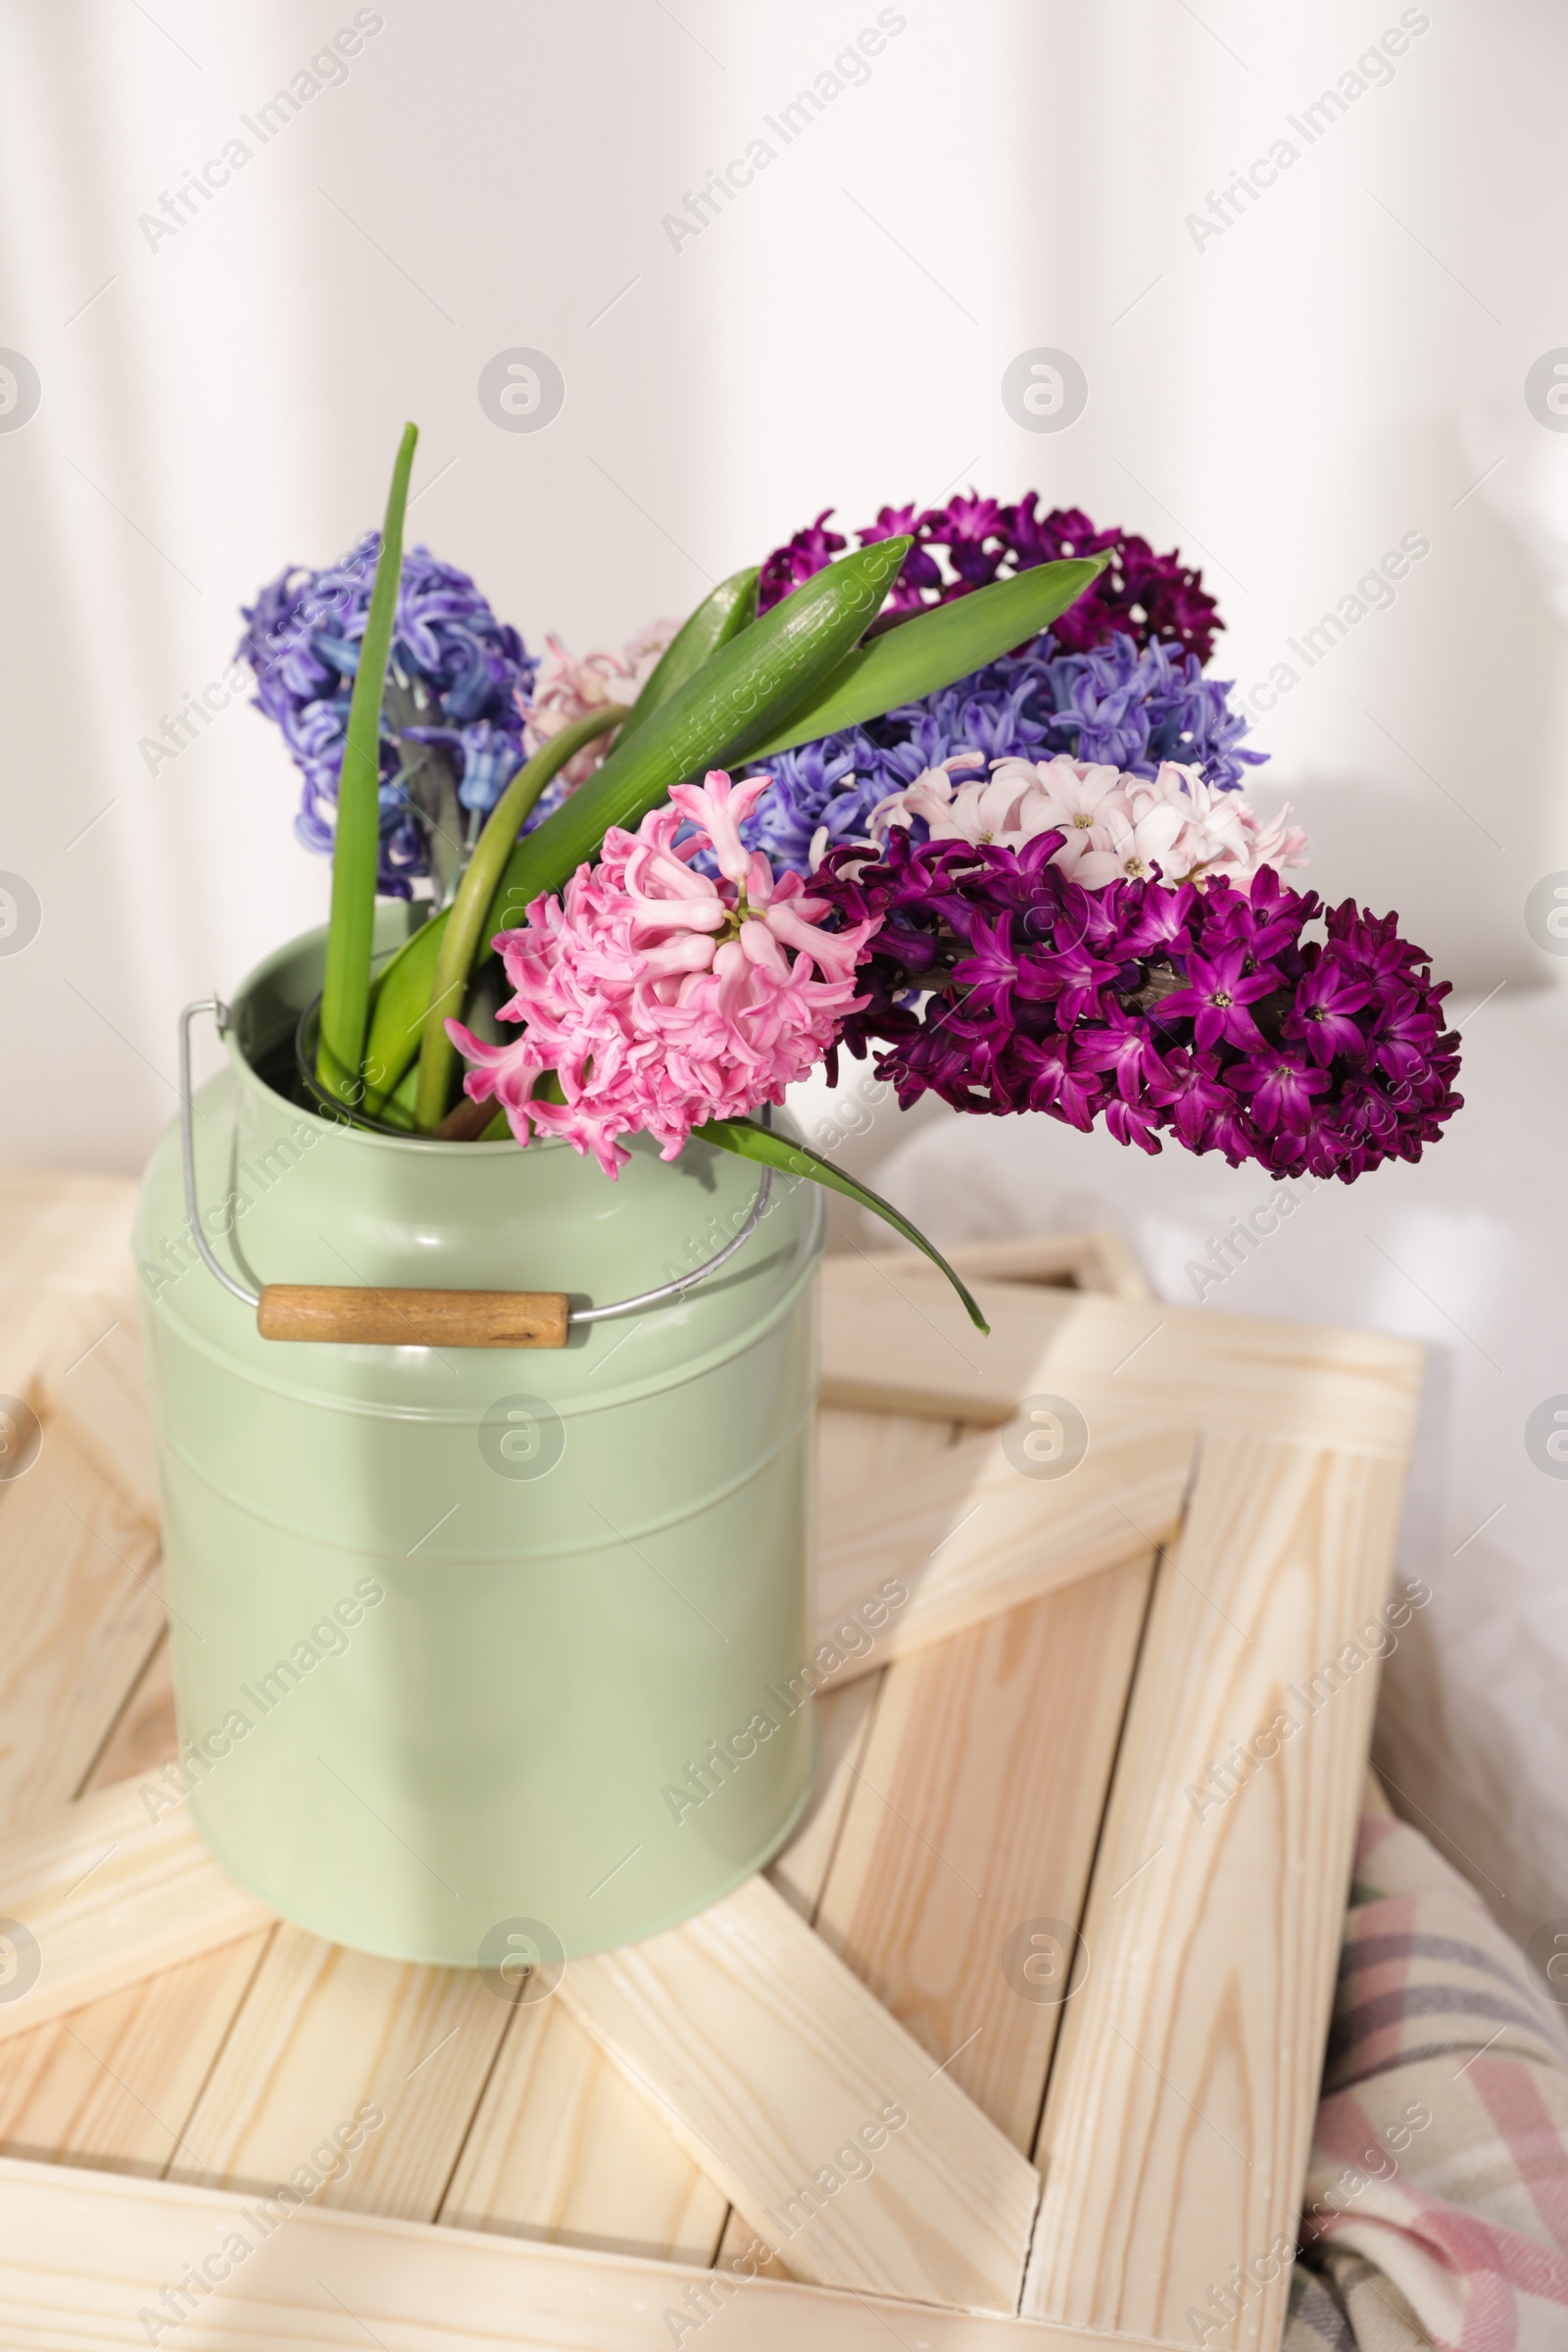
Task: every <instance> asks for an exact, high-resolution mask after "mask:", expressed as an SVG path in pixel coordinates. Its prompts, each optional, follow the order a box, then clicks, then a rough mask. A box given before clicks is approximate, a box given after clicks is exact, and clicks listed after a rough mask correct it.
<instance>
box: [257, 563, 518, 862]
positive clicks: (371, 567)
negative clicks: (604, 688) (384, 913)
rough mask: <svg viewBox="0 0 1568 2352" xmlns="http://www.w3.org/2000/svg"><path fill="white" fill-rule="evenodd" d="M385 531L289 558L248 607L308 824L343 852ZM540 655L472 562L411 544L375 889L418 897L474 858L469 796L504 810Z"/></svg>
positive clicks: (316, 844) (393, 671)
mask: <svg viewBox="0 0 1568 2352" xmlns="http://www.w3.org/2000/svg"><path fill="white" fill-rule="evenodd" d="M380 545H381V541H380V534H379V533H378V532H376V531H371V532H368V534H367V535H366V537H365V538H364V539H363V540H362V541H361V542H360V544H359V546H358V547H356V548H355V549H354V550H353V551H352V553H351V554H350V555H349V556H348V557H346V558H345V559H344V561H343V562H342V563H341V564H336V565H334V566H331V567H329V568H328V569H326V570H324V571H314V572H313V571H311V570H309V569H307V568H306V567H304V566H303V565H298V564H290V565H287V566H286V567H285V568H284V569H283V570H282V571H281V572H279V574H278V576H277V578H276V579H275V580H271V581H270V582H269V583H268V584H267V586H266V587H265V588H263V589H262V590H261V592H260V593H259V595H258V597H257V599H256V602H255V604H254V605H250V606H247V607H245V608H244V618H245V620H246V623H247V627H246V631H245V634H244V636H243V637H242V638H241V639H240V642H239V646H238V648H237V653H238V658H239V659H240V660H241V661H244V662H249V663H250V666H251V668H252V670H253V672H254V673H255V678H256V698H255V699H256V705H257V708H258V709H259V710H261V711H265V712H266V714H267V716H268V717H269V718H271V719H274V720H275V721H276V722H277V724H278V726H279V727H280V728H281V730H282V734H283V740H284V742H285V744H286V745H287V747H288V751H289V755H290V757H291V758H292V760H294V763H295V765H296V766H297V767H298V768H299V770H300V773H301V776H302V778H303V789H302V796H301V806H300V813H299V816H298V818H297V819H296V827H295V829H296V831H297V832H298V834H299V836H300V839H301V840H302V841H303V842H304V843H305V844H306V846H307V848H309V849H313V850H319V851H330V849H331V846H332V840H333V827H334V824H335V820H336V812H337V787H338V776H339V771H340V769H341V767H342V762H343V744H344V739H345V736H346V734H347V731H348V715H349V705H350V701H351V699H352V696H353V692H354V678H355V673H356V671H357V670H358V668H359V662H360V645H361V641H362V640H363V638H364V635H365V624H366V619H367V617H368V613H369V605H370V591H371V588H372V586H373V584H374V579H375V564H376V558H377V556H378V555H379V553H380ZM537 667H538V663H537V662H536V661H535V660H534V658H533V657H532V656H531V655H530V654H529V653H528V652H527V650H526V648H525V647H524V645H523V642H522V639H521V638H520V637H519V636H518V635H517V632H516V630H515V629H514V628H511V627H509V626H507V625H506V624H505V623H504V622H502V621H499V620H497V618H496V616H495V614H494V613H492V612H491V610H490V607H489V605H488V604H487V603H486V602H485V600H484V598H483V597H482V596H481V595H480V594H479V591H478V589H477V588H476V587H475V586H474V584H473V582H472V580H471V579H469V577H468V575H467V574H466V572H462V571H459V570H457V569H456V568H455V567H454V566H453V565H451V564H442V563H440V562H438V561H437V559H436V558H435V557H434V556H432V555H431V554H430V552H429V550H428V549H427V548H423V547H417V548H413V549H410V550H408V551H407V552H406V553H405V555H404V559H403V573H402V577H401V580H400V581H399V585H398V602H397V614H396V620H395V623H394V627H393V635H392V653H391V661H390V663H389V672H388V680H387V690H386V694H385V696H384V698H383V702H382V711H381V744H380V781H381V789H380V859H379V868H378V872H377V875H376V887H377V889H378V890H379V891H380V892H382V894H383V895H385V896H389V897H394V898H409V897H410V896H412V893H413V885H414V883H415V881H416V880H417V878H419V877H420V876H421V875H424V874H426V873H428V872H429V871H430V870H431V867H432V863H433V864H435V865H436V866H438V867H443V868H445V869H447V871H448V872H449V873H450V871H451V869H453V868H454V867H455V865H456V863H457V861H458V860H459V859H460V858H461V855H462V850H463V841H462V834H463V831H464V823H463V819H462V817H461V815H460V813H459V804H460V803H461V805H462V807H463V808H464V809H468V810H469V811H473V812H478V813H483V812H485V811H487V810H489V809H492V808H494V806H495V804H496V801H497V800H498V799H499V797H500V795H501V792H502V791H503V789H504V788H505V786H506V784H507V782H508V780H509V779H510V778H511V776H512V775H513V773H514V772H515V769H516V767H517V765H518V763H519V761H520V760H521V758H522V715H521V712H520V711H519V709H518V697H519V695H521V696H523V697H524V698H525V697H526V696H527V695H528V693H529V692H530V691H531V689H532V685H533V678H534V672H535V670H536V669H537Z"/></svg>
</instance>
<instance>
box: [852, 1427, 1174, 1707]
mask: <svg viewBox="0 0 1568 2352" xmlns="http://www.w3.org/2000/svg"><path fill="white" fill-rule="evenodd" d="M855 1418H856V1420H862V1419H864V1418H867V1416H864V1415H859V1414H858V1415H856V1416H855ZM892 1425H893V1426H903V1427H905V1428H915V1427H918V1426H919V1425H918V1423H915V1422H904V1423H902V1424H899V1423H894V1424H892ZM927 1427H929V1428H931V1429H932V1430H933V1431H937V1430H940V1429H943V1428H945V1425H944V1424H938V1423H928V1424H927ZM1009 1442H1010V1443H1012V1444H1015V1443H1016V1439H1015V1437H1014V1438H1013V1439H1012V1440H1011V1441H1006V1440H1005V1438H1004V1436H1003V1435H1001V1434H998V1433H995V1432H992V1431H982V1432H978V1433H976V1434H974V1435H971V1436H968V1437H965V1438H962V1439H960V1440H959V1442H958V1444H957V1445H956V1446H950V1445H946V1444H943V1443H940V1442H936V1443H933V1444H932V1446H931V1447H930V1449H929V1451H928V1453H927V1454H926V1456H925V1458H924V1459H922V1460H921V1461H920V1462H919V1463H918V1466H911V1467H910V1468H908V1469H907V1470H906V1472H905V1474H904V1475H903V1476H902V1477H901V1478H899V1479H897V1480H890V1481H888V1482H886V1483H884V1482H882V1481H880V1480H875V1481H873V1480H872V1479H870V1478H866V1477H863V1476H862V1478H861V1479H859V1480H858V1481H857V1482H854V1483H853V1484H852V1482H850V1481H848V1480H846V1481H844V1482H843V1484H842V1485H841V1486H840V1487H839V1488H838V1490H837V1491H836V1492H835V1493H833V1494H832V1495H831V1497H830V1498H829V1499H828V1500H827V1501H825V1502H824V1505H823V1507H822V1509H821V1511H820V1513H819V1518H818V1527H817V1608H818V1615H817V1641H818V1644H819V1654H820V1649H821V1647H824V1646H825V1648H826V1649H827V1650H828V1651H829V1652H831V1653H834V1654H838V1655H841V1656H842V1658H843V1663H842V1664H841V1665H839V1666H836V1667H834V1669H833V1680H834V1683H835V1684H838V1683H844V1682H848V1681H850V1680H851V1679H852V1678H853V1677H854V1676H856V1675H858V1674H865V1673H869V1672H870V1671H872V1670H873V1669H874V1668H876V1667H878V1666H881V1665H882V1664H884V1663H885V1662H886V1661H888V1660H889V1659H893V1658H899V1657H907V1656H908V1655H909V1654H910V1653H911V1652H912V1651H914V1650H918V1649H925V1648H928V1647H929V1646H930V1645H931V1644H932V1643H933V1642H948V1641H950V1640H951V1639H952V1638H953V1636H954V1635H956V1634H960V1633H964V1632H966V1631H967V1630H968V1629H969V1628H970V1627H971V1626H978V1625H983V1624H984V1623H985V1622H986V1620H987V1619H988V1618H991V1617H995V1616H998V1615H1000V1614H1002V1613H1004V1612H1005V1611H1007V1610H1009V1609H1013V1608H1016V1607H1018V1606H1019V1605H1020V1604H1021V1603H1022V1602H1024V1601H1027V1600H1030V1599H1033V1598H1036V1597H1037V1596H1038V1595H1040V1594H1041V1593H1050V1592H1053V1591H1054V1590H1055V1589H1056V1588H1057V1587H1058V1586H1060V1585H1066V1584H1071V1583H1072V1582H1074V1581H1075V1579H1077V1578H1079V1577H1083V1576H1093V1575H1095V1574H1096V1573H1097V1572H1098V1571H1099V1570H1101V1569H1102V1568H1108V1567H1112V1566H1115V1565H1116V1564H1118V1563H1120V1562H1123V1561H1126V1560H1129V1559H1137V1558H1141V1557H1143V1556H1144V1555H1145V1554H1146V1553H1147V1552H1148V1551H1149V1550H1150V1548H1151V1547H1152V1546H1153V1545H1157V1544H1163V1543H1164V1542H1166V1540H1167V1539H1168V1538H1169V1537H1170V1536H1171V1535H1172V1534H1173V1533H1174V1532H1175V1529H1176V1527H1177V1525H1178V1524H1179V1522H1180V1519H1181V1511H1182V1502H1183V1498H1184V1496H1185V1495H1186V1491H1187V1485H1188V1480H1189V1478H1190V1475H1191V1469H1192V1460H1193V1453H1194V1449H1195V1447H1196V1445H1197V1439H1196V1438H1195V1436H1194V1435H1193V1433H1192V1432H1191V1431H1190V1430H1184V1429H1154V1430H1151V1429H1149V1428H1148V1427H1147V1426H1141V1425H1139V1424H1137V1423H1134V1422H1130V1421H1128V1420H1127V1419H1126V1417H1125V1415H1123V1414H1121V1413H1117V1414H1115V1415H1114V1416H1112V1415H1111V1414H1108V1413H1107V1414H1104V1415H1099V1414H1097V1415H1096V1417H1095V1419H1094V1420H1093V1421H1092V1422H1091V1423H1090V1424H1089V1451H1088V1453H1087V1455H1086V1456H1085V1458H1084V1459H1083V1460H1082V1461H1081V1462H1080V1463H1079V1464H1078V1466H1077V1468H1076V1469H1074V1470H1072V1471H1071V1472H1069V1474H1068V1475H1067V1476H1065V1477H1063V1478H1056V1479H1047V1478H1033V1477H1026V1476H1024V1475H1023V1473H1022V1472H1021V1470H1020V1469H1019V1467H1018V1465H1017V1462H1016V1461H1015V1459H1014V1458H1013V1454H1012V1452H1010V1451H1009V1449H1008V1447H1009ZM901 1592H902V1593H907V1595H908V1597H907V1600H903V1601H901V1600H899V1599H898V1597H897V1595H898V1594H899V1593H901Z"/></svg>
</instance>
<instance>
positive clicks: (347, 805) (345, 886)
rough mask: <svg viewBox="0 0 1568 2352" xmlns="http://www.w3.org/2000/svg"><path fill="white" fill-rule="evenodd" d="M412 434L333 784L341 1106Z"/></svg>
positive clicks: (328, 1038)
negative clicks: (336, 786)
mask: <svg viewBox="0 0 1568 2352" xmlns="http://www.w3.org/2000/svg"><path fill="white" fill-rule="evenodd" d="M418 438H419V433H418V427H417V425H413V424H409V425H405V426H404V428H403V440H402V442H401V444H400V446H399V449H398V454H397V459H396V462H395V463H394V465H393V467H392V487H391V489H390V490H389V491H388V492H387V501H386V520H385V522H384V523H383V524H382V527H381V553H380V556H379V558H378V560H377V562H376V566H375V585H374V587H373V588H372V589H371V591H370V609H369V612H368V613H367V615H366V621H365V636H364V639H363V641H362V643H361V646H360V666H359V668H358V670H357V671H356V673H355V678H354V694H353V698H352V700H351V701H350V704H349V723H348V732H347V734H346V736H345V737H344V742H343V766H342V772H341V774H340V776H339V779H338V792H337V831H336V836H335V839H334V841H333V844H332V915H331V922H330V926H329V928H328V931H327V937H326V976H325V982H324V986H323V988H322V992H321V1026H320V1039H319V1045H318V1047H317V1053H316V1076H317V1080H318V1083H319V1085H320V1086H321V1087H323V1088H324V1089H325V1091H326V1092H327V1093H328V1094H329V1095H334V1096H335V1097H336V1098H337V1100H338V1101H339V1102H340V1103H359V1101H360V1100H361V1095H362V1089H361V1084H360V1062H361V1059H362V1057H363V1055H364V1053H365V1024H366V1016H367V1014H368V1010H369V1003H370V947H371V937H372V933H373V931H374V927H375V869H376V862H377V858H378V853H379V848H380V816H381V692H382V688H383V687H384V686H385V684H386V664H387V656H388V655H389V653H390V652H391V650H392V628H393V623H394V621H395V620H396V617H397V605H398V587H399V583H400V582H401V580H402V577H403V515H404V510H405V508H406V507H407V505H408V503H409V474H410V471H411V470H412V468H413V465H414V450H415V444H416V443H417V440H418Z"/></svg>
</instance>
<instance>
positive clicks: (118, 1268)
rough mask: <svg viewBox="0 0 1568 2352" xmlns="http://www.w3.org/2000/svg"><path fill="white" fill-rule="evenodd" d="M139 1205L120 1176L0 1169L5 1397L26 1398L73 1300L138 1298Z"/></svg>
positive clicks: (0, 1377)
mask: <svg viewBox="0 0 1568 2352" xmlns="http://www.w3.org/2000/svg"><path fill="white" fill-rule="evenodd" d="M135 1204H136V1186H135V1185H134V1184H133V1183H130V1182H127V1181H126V1179H125V1178H123V1177H120V1176H63V1175H57V1174H54V1173H52V1172H50V1171H47V1170H43V1169H33V1168H5V1169H0V1393H3V1394H4V1395H6V1396H10V1397H25V1395H26V1394H27V1391H28V1388H29V1386H30V1385H31V1383H32V1380H33V1378H34V1375H35V1373H36V1370H37V1367H38V1365H39V1363H40V1361H41V1360H42V1359H43V1357H44V1356H45V1355H46V1354H47V1352H48V1350H49V1348H50V1347H51V1346H52V1344H53V1341H54V1337H55V1333H56V1331H57V1329H58V1326H59V1321H60V1317H61V1315H62V1313H63V1312H64V1311H65V1309H66V1307H67V1305H68V1303H69V1301H70V1300H71V1299H73V1297H75V1296H77V1295H78V1294H80V1293H83V1292H88V1291H105V1290H107V1291H109V1292H111V1293H118V1294H121V1295H123V1296H125V1297H126V1298H129V1297H131V1296H133V1292H132V1289H131V1285H132V1284H133V1281H134V1277H133V1274H132V1270H131V1260H130V1220H131V1215H132V1212H133V1210H134V1208H135Z"/></svg>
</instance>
